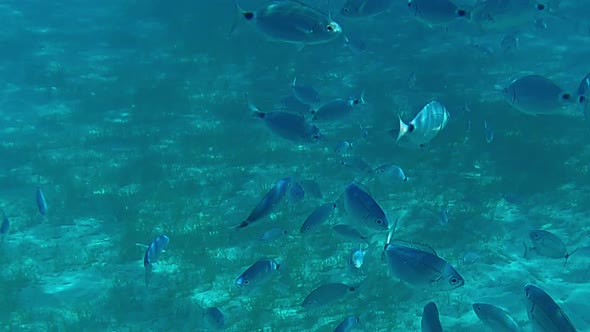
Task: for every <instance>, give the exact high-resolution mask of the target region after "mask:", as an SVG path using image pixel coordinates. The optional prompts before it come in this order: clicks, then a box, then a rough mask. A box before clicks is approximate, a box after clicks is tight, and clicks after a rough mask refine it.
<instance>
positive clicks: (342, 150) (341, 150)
mask: <svg viewBox="0 0 590 332" xmlns="http://www.w3.org/2000/svg"><path fill="white" fill-rule="evenodd" d="M351 149H352V143H351V142H350V141H347V140H343V141H340V142H338V144H336V147H335V148H334V152H335V153H337V154H340V155H343V154H348V153H349V151H350V150H351Z"/></svg>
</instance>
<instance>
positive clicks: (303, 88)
mask: <svg viewBox="0 0 590 332" xmlns="http://www.w3.org/2000/svg"><path fill="white" fill-rule="evenodd" d="M291 90H292V91H293V96H295V98H297V99H299V101H301V102H302V103H304V104H307V105H316V104H317V103H319V102H320V93H319V92H318V91H317V90H316V89H314V88H313V87H311V86H309V85H301V84H299V85H297V77H295V78H294V79H293V83H292V84H291Z"/></svg>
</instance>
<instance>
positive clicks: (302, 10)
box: [230, 0, 342, 45]
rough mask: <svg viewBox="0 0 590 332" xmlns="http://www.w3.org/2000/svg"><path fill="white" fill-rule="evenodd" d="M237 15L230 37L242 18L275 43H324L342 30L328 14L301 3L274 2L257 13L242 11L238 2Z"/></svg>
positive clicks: (236, 3)
mask: <svg viewBox="0 0 590 332" xmlns="http://www.w3.org/2000/svg"><path fill="white" fill-rule="evenodd" d="M235 7H236V16H235V18H234V23H233V25H232V27H231V29H230V35H231V34H232V33H233V32H234V30H235V29H236V27H237V24H238V21H239V20H240V16H242V17H243V18H244V19H246V21H251V22H253V23H254V25H255V26H256V28H257V29H258V31H260V32H261V33H263V34H264V35H266V36H267V37H269V38H270V39H272V40H276V41H281V42H285V43H295V44H299V45H313V44H322V43H326V42H328V41H331V40H333V39H335V38H336V37H338V36H340V35H341V33H342V28H341V27H340V25H339V24H338V23H336V22H334V21H333V20H332V19H331V18H330V16H329V15H326V14H323V13H321V12H319V11H318V10H316V9H313V8H311V7H309V6H308V5H305V4H303V3H301V2H299V1H271V2H270V3H269V4H267V5H266V6H264V7H262V8H260V9H258V10H257V11H254V12H252V11H246V10H243V9H242V8H240V5H239V4H238V0H235Z"/></svg>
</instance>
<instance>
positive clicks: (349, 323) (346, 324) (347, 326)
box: [334, 315, 361, 332]
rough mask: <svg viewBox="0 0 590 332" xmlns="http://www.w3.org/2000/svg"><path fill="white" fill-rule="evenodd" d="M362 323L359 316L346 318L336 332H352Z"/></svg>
mask: <svg viewBox="0 0 590 332" xmlns="http://www.w3.org/2000/svg"><path fill="white" fill-rule="evenodd" d="M360 321H361V319H360V318H359V317H358V316H354V315H351V316H348V317H346V318H344V320H343V321H342V322H340V324H338V326H336V328H335V329H334V332H350V331H352V329H354V328H355V326H357V325H358V324H359V322H360Z"/></svg>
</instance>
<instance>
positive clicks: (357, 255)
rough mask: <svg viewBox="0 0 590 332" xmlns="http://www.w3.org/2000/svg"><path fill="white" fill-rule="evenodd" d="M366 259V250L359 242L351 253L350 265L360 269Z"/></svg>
mask: <svg viewBox="0 0 590 332" xmlns="http://www.w3.org/2000/svg"><path fill="white" fill-rule="evenodd" d="M364 261H365V251H364V250H363V248H362V247H361V245H360V244H359V246H358V247H357V248H354V249H353V250H352V252H351V253H350V265H352V266H354V267H355V268H357V269H360V268H361V266H363V263H364Z"/></svg>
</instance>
